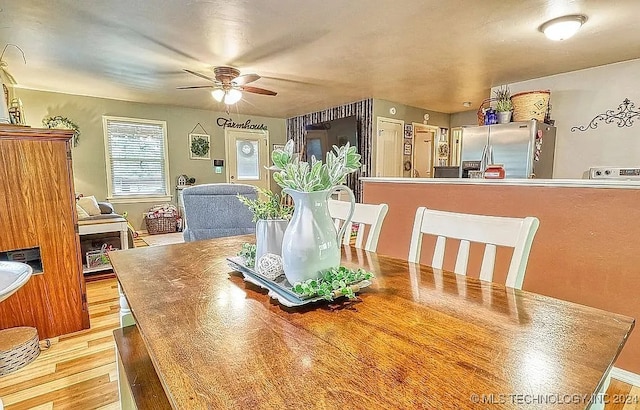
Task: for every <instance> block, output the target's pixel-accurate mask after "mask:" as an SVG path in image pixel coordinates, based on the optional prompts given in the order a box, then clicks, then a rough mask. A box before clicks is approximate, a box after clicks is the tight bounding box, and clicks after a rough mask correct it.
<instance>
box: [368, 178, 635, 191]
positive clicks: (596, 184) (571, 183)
mask: <svg viewBox="0 0 640 410" xmlns="http://www.w3.org/2000/svg"><path fill="white" fill-rule="evenodd" d="M360 180H361V181H363V182H376V183H399V184H445V185H451V184H455V185H497V186H541V187H584V188H622V189H640V180H637V181H632V180H628V181H627V180H615V179H609V180H607V179H516V178H514V179H473V178H385V177H363V178H360Z"/></svg>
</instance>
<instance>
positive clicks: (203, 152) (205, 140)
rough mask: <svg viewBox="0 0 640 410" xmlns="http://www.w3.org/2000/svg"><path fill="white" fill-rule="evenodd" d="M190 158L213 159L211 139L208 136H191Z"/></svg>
mask: <svg viewBox="0 0 640 410" xmlns="http://www.w3.org/2000/svg"><path fill="white" fill-rule="evenodd" d="M189 158H190V159H209V160H210V159H211V137H210V136H209V135H207V134H189Z"/></svg>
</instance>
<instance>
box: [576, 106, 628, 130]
mask: <svg viewBox="0 0 640 410" xmlns="http://www.w3.org/2000/svg"><path fill="white" fill-rule="evenodd" d="M634 120H640V111H637V110H635V104H634V103H633V102H631V101H630V100H629V99H628V98H625V99H624V101H622V104H620V105H619V106H618V110H617V111H614V110H607V111H605V112H604V113H602V114H598V115H596V116H595V117H594V118H593V119H592V120H591V122H590V123H589V124H588V125H581V126H579V127H571V132H575V131H586V130H588V129H592V130H595V129H596V128H598V123H599V121H604V123H605V124H611V123H614V122H615V123H617V125H618V127H620V128H622V127H631V126H633V121H634Z"/></svg>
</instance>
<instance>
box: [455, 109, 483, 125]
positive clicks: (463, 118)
mask: <svg viewBox="0 0 640 410" xmlns="http://www.w3.org/2000/svg"><path fill="white" fill-rule="evenodd" d="M450 125H451V128H455V127H462V126H464V125H471V126H476V125H478V110H470V111H463V112H457V113H455V114H451V123H450Z"/></svg>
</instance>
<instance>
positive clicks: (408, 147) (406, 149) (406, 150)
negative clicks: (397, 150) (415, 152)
mask: <svg viewBox="0 0 640 410" xmlns="http://www.w3.org/2000/svg"><path fill="white" fill-rule="evenodd" d="M404 155H411V144H406V143H405V144H404Z"/></svg>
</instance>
